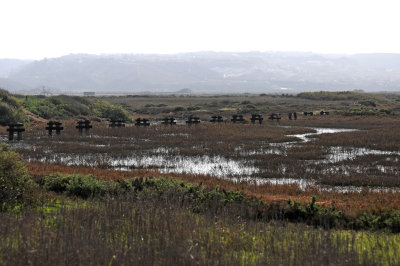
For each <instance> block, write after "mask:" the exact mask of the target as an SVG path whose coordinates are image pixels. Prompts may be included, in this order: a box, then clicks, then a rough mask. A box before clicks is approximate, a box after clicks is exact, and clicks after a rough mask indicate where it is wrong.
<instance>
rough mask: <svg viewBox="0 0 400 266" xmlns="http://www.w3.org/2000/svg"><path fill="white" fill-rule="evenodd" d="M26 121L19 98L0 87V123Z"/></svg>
mask: <svg viewBox="0 0 400 266" xmlns="http://www.w3.org/2000/svg"><path fill="white" fill-rule="evenodd" d="M27 121H28V117H27V116H26V114H25V113H24V109H23V106H22V104H21V100H19V99H17V98H16V97H14V96H12V95H11V94H9V93H8V92H7V91H6V90H3V89H0V125H2V126H5V125H7V124H9V123H14V122H22V123H25V122H27Z"/></svg>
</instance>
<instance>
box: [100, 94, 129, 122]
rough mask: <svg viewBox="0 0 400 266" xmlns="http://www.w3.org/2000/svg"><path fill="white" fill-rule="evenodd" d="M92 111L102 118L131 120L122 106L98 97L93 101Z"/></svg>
mask: <svg viewBox="0 0 400 266" xmlns="http://www.w3.org/2000/svg"><path fill="white" fill-rule="evenodd" d="M93 111H94V113H95V114H96V115H98V116H100V117H102V118H108V119H123V120H125V121H132V118H131V117H130V115H129V114H128V112H127V111H125V110H124V108H122V106H120V105H113V104H110V103H108V102H106V101H103V100H100V99H99V100H97V101H96V102H94V103H93Z"/></svg>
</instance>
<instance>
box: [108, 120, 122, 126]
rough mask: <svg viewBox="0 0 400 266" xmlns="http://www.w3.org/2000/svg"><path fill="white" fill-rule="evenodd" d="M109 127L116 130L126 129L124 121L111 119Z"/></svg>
mask: <svg viewBox="0 0 400 266" xmlns="http://www.w3.org/2000/svg"><path fill="white" fill-rule="evenodd" d="M108 126H109V127H112V128H116V127H125V120H122V119H111V120H110V124H109V125H108Z"/></svg>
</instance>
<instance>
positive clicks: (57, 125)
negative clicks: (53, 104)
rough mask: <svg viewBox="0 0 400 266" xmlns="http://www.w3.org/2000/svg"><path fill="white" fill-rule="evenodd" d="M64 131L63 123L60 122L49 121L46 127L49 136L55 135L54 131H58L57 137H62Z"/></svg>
mask: <svg viewBox="0 0 400 266" xmlns="http://www.w3.org/2000/svg"><path fill="white" fill-rule="evenodd" d="M63 129H64V128H63V127H62V123H61V122H58V121H49V122H48V123H47V127H46V130H47V131H49V136H51V135H53V130H55V131H56V134H57V135H60V133H61V130H63Z"/></svg>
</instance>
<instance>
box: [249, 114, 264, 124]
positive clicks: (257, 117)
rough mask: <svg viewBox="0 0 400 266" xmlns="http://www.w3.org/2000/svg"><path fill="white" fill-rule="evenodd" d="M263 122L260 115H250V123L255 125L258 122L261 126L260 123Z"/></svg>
mask: <svg viewBox="0 0 400 266" xmlns="http://www.w3.org/2000/svg"><path fill="white" fill-rule="evenodd" d="M263 120H264V118H263V117H262V115H260V114H252V115H251V118H250V121H251V123H253V124H255V123H256V121H258V123H259V124H260V125H261V123H262V121H263Z"/></svg>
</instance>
